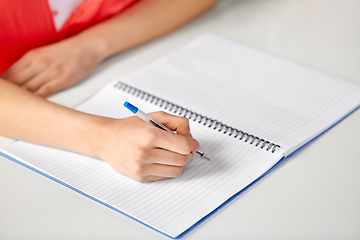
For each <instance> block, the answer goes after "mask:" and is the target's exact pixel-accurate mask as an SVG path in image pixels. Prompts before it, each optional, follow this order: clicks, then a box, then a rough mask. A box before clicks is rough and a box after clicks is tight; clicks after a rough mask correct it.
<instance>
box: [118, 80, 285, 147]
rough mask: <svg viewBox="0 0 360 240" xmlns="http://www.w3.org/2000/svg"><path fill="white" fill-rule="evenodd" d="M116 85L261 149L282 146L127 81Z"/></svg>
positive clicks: (124, 90)
mask: <svg viewBox="0 0 360 240" xmlns="http://www.w3.org/2000/svg"><path fill="white" fill-rule="evenodd" d="M115 87H116V88H117V89H119V90H122V91H123V92H126V93H128V94H131V95H134V96H136V97H139V98H141V99H143V100H144V101H147V102H150V103H153V104H154V105H156V106H159V107H161V108H163V109H165V110H168V111H169V112H172V113H174V114H177V115H179V116H183V117H186V118H188V119H189V120H192V121H194V122H198V123H199V124H203V125H204V126H208V127H209V128H212V129H213V130H218V131H219V132H222V133H223V134H228V136H232V137H234V138H237V139H239V140H241V141H244V142H246V143H249V144H252V145H254V146H255V147H260V148H261V149H264V150H266V151H271V152H272V153H274V152H275V151H276V149H277V148H280V145H278V144H275V143H271V142H269V141H266V140H265V139H262V138H259V137H257V136H254V135H252V134H249V133H246V132H244V131H241V130H239V129H236V128H233V127H230V126H228V125H226V124H224V123H222V122H220V121H218V120H215V119H212V118H209V117H206V116H204V115H201V114H199V113H196V112H193V111H191V110H189V109H187V108H184V107H181V106H179V105H176V104H173V103H171V102H169V101H167V100H164V99H162V98H159V97H156V96H154V95H152V94H150V93H147V92H144V91H142V90H140V89H137V88H135V87H132V86H130V85H128V84H126V83H123V82H120V81H118V82H116V83H115Z"/></svg>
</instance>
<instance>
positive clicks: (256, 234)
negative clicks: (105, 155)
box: [0, 0, 360, 240]
mask: <svg viewBox="0 0 360 240" xmlns="http://www.w3.org/2000/svg"><path fill="white" fill-rule="evenodd" d="M206 32H214V33H217V34H220V35H223V36H226V37H229V38H232V39H235V40H237V41H239V42H242V43H245V44H248V45H250V46H253V47H255V48H258V49H261V50H263V51H266V52H269V53H272V54H275V55H277V56H280V57H283V58H286V59H289V60H292V61H295V62H297V63H300V64H303V65H306V66H309V67H312V68H314V69H317V70H321V71H324V72H326V73H329V74H332V75H335V76H338V77H341V78H344V79H348V80H350V81H354V82H359V83H360V1H358V0H353V1H351V0H312V1H305V0H298V1H296V0H283V1H272V0H268V1H260V0H259V1H256V0H248V1H245V0H244V1H235V0H234V1H230V0H223V1H220V2H219V3H218V4H217V5H216V6H215V7H214V8H213V9H212V10H210V11H209V12H208V13H206V14H205V15H203V16H202V17H200V18H198V19H197V20H195V21H194V22H192V23H190V24H189V25H187V26H185V27H184V28H182V29H180V30H178V31H176V32H174V33H172V34H170V35H168V36H166V37H164V38H161V39H159V40H156V41H154V42H152V43H149V44H146V45H144V46H141V47H138V48H136V49H133V50H131V51H127V52H125V53H122V54H119V55H118V56H115V57H113V58H111V59H108V60H107V61H106V62H104V63H103V64H102V65H101V66H100V67H99V68H98V69H97V70H96V71H95V72H94V74H92V75H91V76H90V77H89V78H88V79H86V81H84V82H83V83H81V84H79V85H77V86H75V87H73V88H71V89H69V90H66V91H63V92H61V93H58V94H56V95H55V96H53V97H51V98H50V100H52V101H54V102H57V103H59V104H62V105H65V106H68V107H72V106H74V105H75V104H77V103H79V102H80V101H82V100H84V99H86V98H87V97H88V96H90V95H91V94H93V93H94V92H96V91H97V90H98V89H100V88H101V87H102V86H103V85H105V84H106V83H107V82H109V81H111V80H113V79H114V78H117V77H119V76H122V75H124V74H126V73H129V72H131V71H134V70H136V69H138V68H139V67H142V66H144V65H145V64H147V63H149V62H151V61H153V60H155V59H157V58H159V57H161V56H163V55H165V54H167V53H169V52H171V51H173V50H175V49H177V48H178V47H180V46H182V45H184V44H185V43H187V42H188V41H190V40H192V39H193V38H195V37H197V36H199V35H201V34H203V33H206ZM1 114H4V113H1ZM12 141H13V140H11V139H5V138H0V147H4V146H6V145H7V144H9V143H11V142H12ZM359 144H360V110H359V111H357V112H355V113H354V114H352V115H351V116H350V117H348V118H346V119H345V120H344V121H343V122H341V123H340V124H338V125H337V126H335V127H334V128H333V129H331V130H330V131H329V132H327V133H326V134H325V135H323V136H321V137H320V138H319V139H317V140H316V141H315V142H314V143H312V144H311V145H310V146H308V147H306V148H305V149H304V150H302V151H301V152H300V153H298V154H297V155H295V156H293V157H291V158H290V159H289V160H287V161H286V162H285V163H284V164H282V166H281V167H279V168H278V169H277V170H276V171H275V172H274V173H273V174H271V175H270V176H268V177H267V178H266V179H265V180H264V181H261V182H260V183H259V184H257V185H256V186H255V187H254V188H252V189H251V190H250V191H248V192H247V193H245V194H243V195H242V196H240V197H238V198H237V199H236V200H235V201H233V202H232V203H231V204H229V205H228V206H227V207H226V208H225V209H223V210H222V211H220V213H218V214H216V215H215V216H213V217H212V218H210V219H209V220H208V221H206V222H205V223H204V224H203V225H202V226H200V227H199V228H198V229H196V230H195V231H193V232H192V233H191V234H190V235H188V236H187V239H320V238H322V239H359V238H360V174H359V170H360V150H359V147H360V146H359ZM0 239H148V240H150V239H167V238H166V237H164V236H162V235H160V234H159V233H156V232H155V231H153V230H150V229H148V228H146V227H144V226H142V225H141V224H139V223H136V222H135V221H132V220H130V219H128V218H126V217H124V216H122V215H121V214H118V213H116V212H114V211H112V210H110V209H107V208H106V207H104V206H102V205H100V204H97V203H96V202H94V201H92V200H89V199H87V198H85V197H83V196H81V195H80V194H77V193H75V192H73V191H71V190H69V189H67V188H65V187H63V186H61V185H60V184H57V183H55V182H52V181H49V180H48V179H47V178H44V177H42V176H40V175H39V174H36V173H34V172H32V171H29V170H28V169H25V168H24V167H21V166H19V165H17V164H15V163H13V162H11V161H9V160H7V159H5V158H2V157H0Z"/></svg>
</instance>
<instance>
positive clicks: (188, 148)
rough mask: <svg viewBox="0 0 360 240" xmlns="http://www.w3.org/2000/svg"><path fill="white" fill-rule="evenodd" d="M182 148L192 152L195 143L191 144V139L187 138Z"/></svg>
mask: <svg viewBox="0 0 360 240" xmlns="http://www.w3.org/2000/svg"><path fill="white" fill-rule="evenodd" d="M182 149H183V151H184V152H185V153H190V152H191V151H192V150H193V145H192V144H191V141H190V139H187V141H184V143H183V146H182Z"/></svg>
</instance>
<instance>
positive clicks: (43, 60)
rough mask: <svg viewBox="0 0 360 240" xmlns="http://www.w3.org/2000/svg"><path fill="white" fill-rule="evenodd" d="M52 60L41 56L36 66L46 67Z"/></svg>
mask: <svg viewBox="0 0 360 240" xmlns="http://www.w3.org/2000/svg"><path fill="white" fill-rule="evenodd" d="M49 61H50V59H49V58H48V57H46V56H41V57H38V58H37V59H36V64H37V65H40V66H46V65H47V64H48V63H49Z"/></svg>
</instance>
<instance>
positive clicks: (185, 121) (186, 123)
mask: <svg viewBox="0 0 360 240" xmlns="http://www.w3.org/2000/svg"><path fill="white" fill-rule="evenodd" d="M180 121H181V124H183V125H189V119H187V118H186V117H181V118H180Z"/></svg>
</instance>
